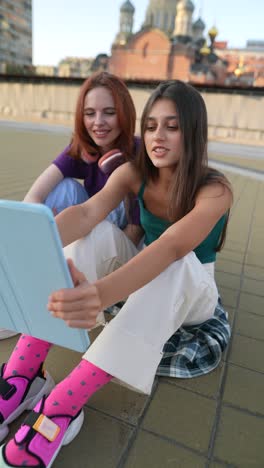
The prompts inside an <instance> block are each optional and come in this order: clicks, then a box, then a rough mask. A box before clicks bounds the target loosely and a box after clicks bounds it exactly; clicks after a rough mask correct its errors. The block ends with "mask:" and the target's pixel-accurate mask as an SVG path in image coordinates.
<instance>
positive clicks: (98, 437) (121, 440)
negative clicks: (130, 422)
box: [54, 408, 132, 468]
mask: <svg viewBox="0 0 264 468" xmlns="http://www.w3.org/2000/svg"><path fill="white" fill-rule="evenodd" d="M131 434H132V429H131V428H130V427H129V426H127V425H125V424H124V423H122V422H119V421H116V420H114V419H111V418H109V417H106V416H104V415H102V414H99V413H98V412H95V411H93V410H88V409H87V408H86V409H85V420H84V425H83V427H82V429H81V431H80V433H79V434H78V436H77V438H76V439H74V441H73V442H72V443H71V444H69V445H68V446H66V447H64V448H63V449H62V450H61V451H60V453H59V455H58V457H57V459H56V463H55V464H54V468H55V466H56V468H74V467H77V468H78V467H85V466H86V467H92V468H102V467H105V468H116V466H117V464H118V461H119V459H120V457H121V454H122V452H123V450H124V448H125V447H126V446H127V444H128V441H129V438H130V436H131Z"/></svg>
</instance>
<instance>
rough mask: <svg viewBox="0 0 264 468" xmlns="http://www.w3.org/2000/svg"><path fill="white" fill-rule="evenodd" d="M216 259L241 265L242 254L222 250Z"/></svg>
mask: <svg viewBox="0 0 264 468" xmlns="http://www.w3.org/2000/svg"><path fill="white" fill-rule="evenodd" d="M218 258H219V259H221V260H223V259H225V260H228V261H230V262H232V261H233V262H238V263H243V261H244V252H236V251H235V250H227V249H224V250H222V251H221V252H220V253H219V254H218Z"/></svg>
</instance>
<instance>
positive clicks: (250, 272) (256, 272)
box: [244, 265, 264, 281]
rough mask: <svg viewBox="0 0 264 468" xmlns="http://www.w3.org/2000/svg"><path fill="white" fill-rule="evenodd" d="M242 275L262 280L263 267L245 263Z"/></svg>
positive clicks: (263, 276) (263, 277)
mask: <svg viewBox="0 0 264 468" xmlns="http://www.w3.org/2000/svg"><path fill="white" fill-rule="evenodd" d="M244 275H245V277H247V278H254V279H257V280H261V281H264V268H260V267H254V266H251V265H245V267H244Z"/></svg>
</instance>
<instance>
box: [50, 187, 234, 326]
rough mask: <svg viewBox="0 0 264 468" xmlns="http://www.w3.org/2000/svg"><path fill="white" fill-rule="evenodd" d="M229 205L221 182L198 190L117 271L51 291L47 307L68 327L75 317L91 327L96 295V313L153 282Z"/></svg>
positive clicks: (200, 238) (198, 240) (228, 195)
mask: <svg viewBox="0 0 264 468" xmlns="http://www.w3.org/2000/svg"><path fill="white" fill-rule="evenodd" d="M231 204H232V194H231V192H230V191H229V190H228V189H227V188H226V187H224V186H223V185H221V184H213V185H211V186H208V187H205V188H204V189H202V190H201V191H200V193H199V195H198V197H197V199H196V204H195V207H194V208H193V210H192V211H191V212H190V213H188V214H187V215H186V216H184V217H183V218H182V219H181V220H180V221H177V222H176V223H174V224H173V225H172V226H171V227H170V228H169V229H167V230H166V232H165V233H164V234H163V235H162V236H161V237H160V238H159V239H157V240H156V241H155V242H153V243H152V244H151V245H149V246H148V247H146V248H145V249H144V250H143V251H142V252H140V253H139V254H138V255H136V256H135V257H134V258H132V259H131V260H130V261H129V262H127V263H126V264H125V265H123V266H122V267H120V268H119V269H118V270H116V271H114V272H113V273H110V274H109V275H107V276H105V277H104V278H101V279H99V280H97V281H96V282H95V283H93V284H89V283H88V282H86V283H85V284H83V285H82V287H77V288H75V289H71V290H70V289H68V290H61V291H57V292H55V293H53V294H52V295H51V298H50V302H49V306H48V308H49V310H52V311H53V313H54V315H55V316H56V317H59V318H62V319H63V320H65V321H66V322H67V324H68V325H69V326H73V327H74V326H77V325H76V320H78V326H79V327H83V328H86V326H87V323H88V322H89V326H92V325H91V320H92V315H91V310H93V313H94V300H95V297H96V298H97V302H98V304H99V306H98V307H99V308H98V312H99V311H100V310H102V309H105V308H106V307H108V306H109V305H112V304H114V303H116V302H118V301H120V300H122V299H125V298H127V297H128V296H129V295H130V294H131V293H133V292H134V291H136V290H138V289H139V288H141V287H143V286H144V285H145V284H147V283H149V282H150V281H152V280H153V279H154V278H155V277H157V276H158V275H159V274H160V273H161V272H162V271H164V270H165V269H166V268H167V267H168V266H169V265H170V264H171V263H172V262H173V261H175V260H178V259H180V258H181V257H183V256H184V255H186V254H187V253H189V252H190V251H192V250H193V249H195V247H197V246H198V245H199V244H200V243H201V242H202V241H203V240H204V239H205V238H206V237H207V236H208V234H209V233H210V231H211V230H212V229H213V227H214V226H215V224H216V223H217V221H218V220H219V219H220V218H221V216H223V215H224V214H225V213H226V211H227V210H228V209H229V208H230V206H231ZM92 304H93V307H92ZM93 320H94V319H93ZM81 323H83V325H81Z"/></svg>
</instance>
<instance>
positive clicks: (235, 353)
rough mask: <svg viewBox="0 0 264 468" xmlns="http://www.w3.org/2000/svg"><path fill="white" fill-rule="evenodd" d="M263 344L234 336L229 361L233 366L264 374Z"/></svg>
mask: <svg viewBox="0 0 264 468" xmlns="http://www.w3.org/2000/svg"><path fill="white" fill-rule="evenodd" d="M263 355H264V342H263V341H259V340H254V339H252V338H247V337H245V336H241V335H234V338H233V342H232V347H231V352H230V356H229V361H230V362H231V363H233V364H237V365H239V366H242V367H245V368H247V369H251V370H255V371H258V372H263V373H264V360H263Z"/></svg>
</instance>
